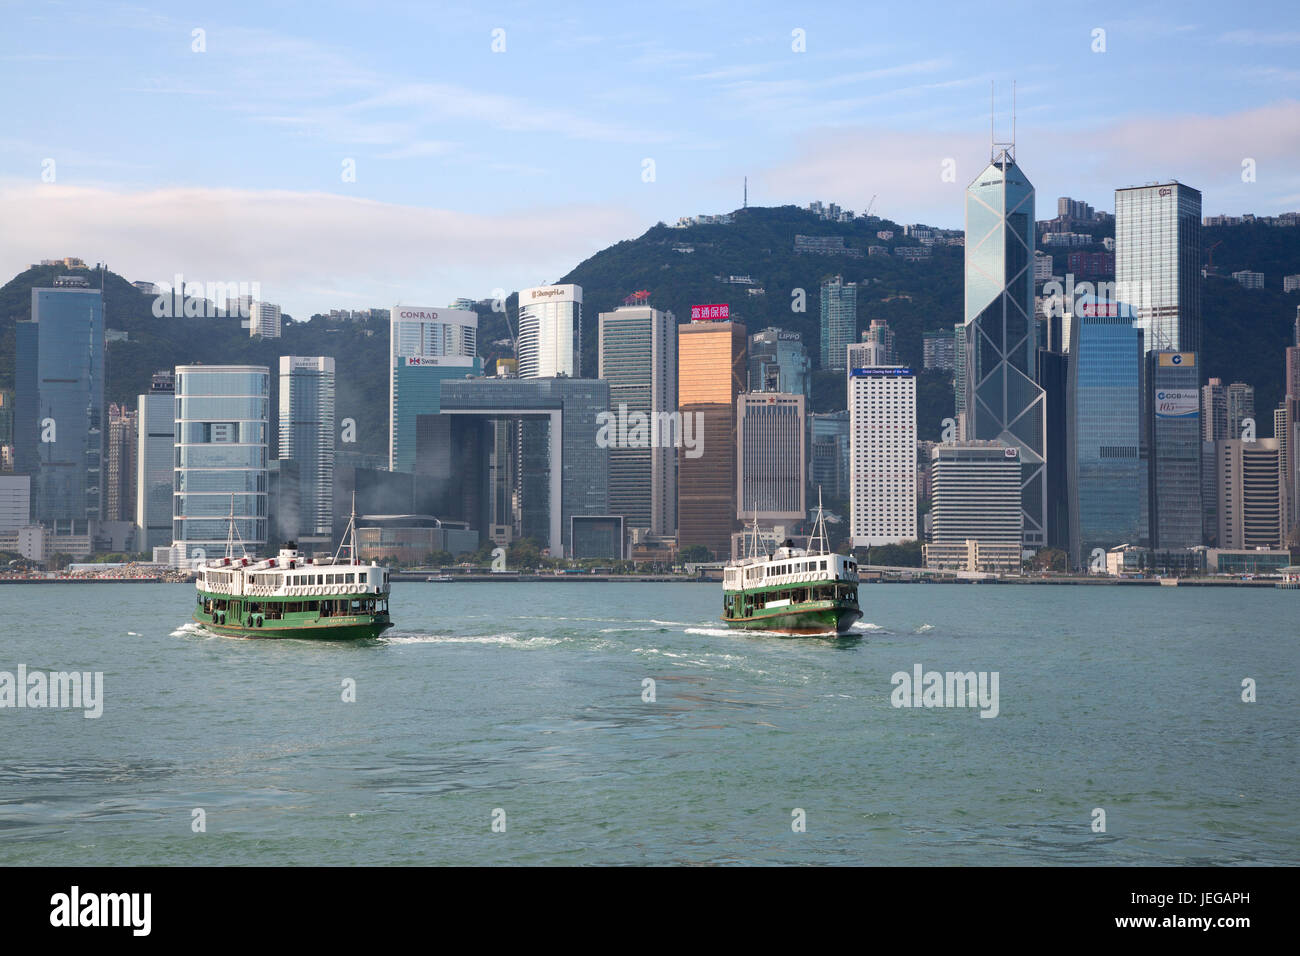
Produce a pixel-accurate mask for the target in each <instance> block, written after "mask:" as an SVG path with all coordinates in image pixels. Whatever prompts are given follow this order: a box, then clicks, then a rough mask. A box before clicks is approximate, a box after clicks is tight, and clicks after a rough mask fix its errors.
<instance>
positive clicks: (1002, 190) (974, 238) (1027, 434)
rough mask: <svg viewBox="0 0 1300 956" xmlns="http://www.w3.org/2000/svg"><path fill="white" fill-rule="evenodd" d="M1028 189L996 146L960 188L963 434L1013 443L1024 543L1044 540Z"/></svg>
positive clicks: (1042, 401)
mask: <svg viewBox="0 0 1300 956" xmlns="http://www.w3.org/2000/svg"><path fill="white" fill-rule="evenodd" d="M1033 263H1034V187H1033V185H1032V184H1031V183H1030V182H1029V180H1028V179H1027V178H1026V176H1025V174H1024V173H1023V172H1021V170H1020V167H1019V166H1017V165H1016V162H1015V158H1014V148H1013V147H1011V146H1006V145H1003V146H999V147H997V150H996V152H995V153H994V156H993V159H992V161H991V162H990V163H989V165H988V166H987V167H985V168H984V170H983V171H982V172H981V173H980V174H979V175H978V176H976V177H975V181H974V182H972V183H971V184H970V185H969V186H968V187H966V274H965V285H966V303H965V317H964V322H965V341H964V342H963V345H962V349H961V353H962V354H961V360H962V362H963V364H964V369H963V375H964V382H963V384H964V387H965V401H964V402H959V403H958V408H959V409H961V410H962V411H964V412H965V415H966V425H965V436H964V437H965V438H967V439H970V440H976V441H999V442H1003V443H1004V444H1007V445H1011V446H1013V447H1015V448H1016V449H1018V457H1019V460H1020V466H1021V475H1022V480H1021V493H1022V510H1023V512H1024V515H1023V517H1024V521H1023V534H1024V544H1025V545H1026V546H1029V547H1043V546H1044V545H1046V544H1047V474H1046V467H1045V465H1046V451H1047V425H1046V397H1045V395H1044V392H1043V390H1042V388H1040V387H1039V385H1038V383H1037V381H1036V380H1035V373H1036V367H1037V350H1038V342H1037V339H1038V330H1037V326H1038V323H1037V322H1036V321H1034V310H1033V309H1034V274H1033Z"/></svg>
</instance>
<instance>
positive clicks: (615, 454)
mask: <svg viewBox="0 0 1300 956" xmlns="http://www.w3.org/2000/svg"><path fill="white" fill-rule="evenodd" d="M599 323H600V325H599V328H600V339H599V361H598V363H597V364H598V368H599V371H598V372H597V377H598V378H603V379H605V380H606V381H607V382H609V401H610V405H611V406H612V407H611V408H610V411H611V412H613V413H614V414H616V415H617V416H619V420H620V421H630V422H633V423H635V421H636V419H634V418H631V416H633V415H639V416H644V417H645V421H646V423H647V426H648V427H647V428H646V430H645V431H644V432H642V434H644V435H645V436H646V437H647V439H650V438H654V437H656V436H658V437H660V438H662V437H663V436H662V430H658V431H656V428H657V425H656V423H657V422H659V421H661V420H662V416H663V415H664V414H665V413H668V412H674V411H676V409H677V320H676V319H675V318H674V317H673V314H672V313H671V312H663V311H660V310H659V309H653V308H651V307H650V306H648V305H625V306H622V307H621V308H618V309H615V310H614V311H613V312H602V313H600V319H599ZM622 431H623V432H626V431H628V430H627V429H622ZM609 510H610V512H611V513H612V514H616V515H622V516H623V518H624V526H625V527H626V528H628V529H633V528H645V529H649V530H650V531H651V532H652V533H653V534H668V535H671V534H675V533H676V531H677V449H676V448H674V447H672V445H671V444H666V443H664V442H654V441H647V442H646V443H644V444H642V443H639V442H633V441H631V440H629V436H628V435H627V434H623V435H622V440H621V441H619V442H617V443H614V444H611V445H610V449H609Z"/></svg>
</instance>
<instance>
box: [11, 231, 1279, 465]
mask: <svg viewBox="0 0 1300 956" xmlns="http://www.w3.org/2000/svg"><path fill="white" fill-rule="evenodd" d="M885 229H890V230H893V231H894V233H895V236H894V238H893V239H892V240H888V241H883V240H880V239H878V238H877V237H876V233H877V231H879V230H885ZM798 234H802V235H811V236H843V237H844V241H845V245H846V246H847V247H848V248H850V249H858V250H862V251H863V252H864V255H862V256H861V257H860V258H855V257H850V256H847V255H843V256H821V255H795V254H794V237H795V236H796V235H798ZM1098 238H1100V233H1099V234H1098ZM912 244H914V240H911V239H907V238H904V237H903V236H902V229H901V227H900V226H899V225H898V224H896V223H893V222H889V221H887V220H880V219H872V220H869V221H867V220H854V221H853V222H850V223H833V222H827V221H823V220H821V219H819V218H817V217H816V216H815V215H813V214H812V213H810V212H808V211H806V210H802V209H798V208H795V207H793V206H782V207H778V208H753V209H742V210H737V211H736V213H735V221H734V222H733V223H731V224H727V225H699V226H690V227H687V228H682V229H677V228H669V227H668V226H665V225H663V224H662V223H661V224H659V225H657V226H655V227H653V228H652V229H650V230H648V231H647V232H646V233H645V234H644V235H642V236H640V237H638V238H636V239H630V240H626V241H623V242H619V243H617V244H615V245H613V246H611V247H609V248H608V249H604V250H602V251H600V252H598V253H596V254H595V255H593V256H592V257H591V258H589V259H587V260H585V261H584V262H582V263H580V264H579V265H578V266H576V267H575V268H574V269H573V270H572V271H571V272H569V273H568V275H566V276H564V277H563V279H561V280H560V281H562V282H573V283H577V284H579V285H581V286H582V287H583V298H584V305H583V313H584V323H583V324H584V329H583V357H582V370H583V374H585V375H589V376H594V375H595V374H596V357H597V329H598V316H599V313H600V312H602V311H608V310H611V309H613V308H616V307H617V306H618V305H620V304H621V303H622V301H623V299H624V298H625V297H626V296H627V295H628V294H630V293H631V292H634V291H637V290H641V289H645V290H648V291H649V292H650V302H651V303H652V304H653V305H655V306H656V307H658V308H661V309H670V310H672V311H673V312H674V313H675V314H676V315H677V317H678V319H679V320H681V321H688V320H689V317H690V307H691V306H692V305H693V304H702V303H720V302H726V303H729V304H730V306H731V312H732V316H733V317H734V318H736V319H738V320H739V321H742V322H744V323H745V324H746V325H747V326H748V327H749V330H750V331H751V332H756V331H758V330H760V329H762V328H765V327H766V326H769V325H775V326H779V327H781V328H785V329H790V330H793V331H797V332H800V333H802V335H803V338H804V343H805V346H806V347H807V348H808V350H809V352H810V354H811V355H812V356H813V361H814V365H816V364H817V363H818V357H819V355H820V344H821V332H820V322H819V313H820V295H819V287H820V284H821V281H822V279H823V278H825V277H826V276H829V275H837V274H838V275H842V276H843V277H844V279H845V280H846V281H853V282H857V283H858V285H859V290H858V327H859V330H861V329H864V328H866V327H867V325H868V324H869V323H870V321H871V320H872V319H877V318H879V319H885V320H886V321H888V322H889V324H890V328H891V329H893V331H894V333H895V344H896V348H897V350H898V357H899V360H900V361H901V362H903V363H906V364H909V365H912V366H914V367H917V368H920V366H921V335H922V332H923V331H926V330H930V329H941V328H948V329H951V328H952V326H953V324H954V323H955V322H958V321H960V319H961V310H962V261H963V250H962V249H961V248H960V247H958V246H941V245H935V246H934V247H932V248H933V252H932V258H931V259H930V260H928V261H922V262H907V261H904V260H902V259H901V258H899V257H897V256H893V255H891V256H867V255H865V250H866V247H867V246H868V245H884V246H888V247H890V248H891V249H895V248H897V247H898V246H899V245H912ZM1211 246H1213V247H1214V263H1215V265H1216V266H1218V267H1219V270H1220V273H1221V274H1223V275H1227V274H1228V273H1230V272H1232V271H1235V270H1238V269H1243V268H1253V269H1256V270H1258V271H1262V272H1264V273H1265V274H1266V283H1267V286H1268V287H1267V288H1266V289H1264V290H1262V291H1249V290H1246V289H1243V288H1241V287H1240V286H1238V285H1237V284H1236V283H1235V282H1233V281H1231V280H1230V279H1214V278H1212V279H1209V280H1207V281H1206V283H1205V300H1204V311H1205V337H1206V342H1205V345H1206V355H1205V359H1204V365H1205V375H1206V376H1218V377H1220V378H1223V379H1224V380H1225V381H1227V382H1232V381H1244V382H1248V383H1250V384H1252V385H1254V386H1255V388H1256V408H1257V412H1258V417H1259V418H1260V430H1261V434H1269V433H1271V432H1270V429H1271V421H1270V418H1271V409H1272V408H1273V407H1275V406H1276V404H1277V402H1278V401H1279V400H1280V398H1281V396H1282V392H1283V380H1284V372H1283V360H1284V353H1283V351H1282V350H1283V349H1284V348H1285V347H1286V346H1287V345H1289V344H1291V341H1292V334H1293V328H1294V324H1293V323H1294V319H1295V315H1296V306H1297V305H1300V295H1294V294H1293V295H1284V294H1283V293H1282V292H1281V277H1282V275H1283V274H1294V273H1300V229H1284V228H1276V227H1270V226H1264V225H1255V226H1238V227H1216V228H1211V229H1206V230H1205V247H1206V249H1207V250H1208V249H1209V248H1210V247H1211ZM679 248H683V249H685V248H689V249H691V250H693V251H690V252H683V251H678V249H679ZM1098 248H1099V247H1098ZM1054 254H1055V256H1056V258H1057V259H1058V260H1060V261H1058V262H1057V269H1056V271H1057V272H1058V273H1064V271H1065V269H1064V261H1063V259H1064V255H1065V253H1064V252H1062V251H1060V250H1056V251H1054ZM66 271H67V270H66V269H64V268H63V267H62V266H49V267H35V268H31V269H28V270H27V271H25V272H22V273H19V274H18V275H17V276H15V277H14V278H13V279H11V280H10V281H9V282H8V283H6V284H5V285H4V286H3V287H0V388H12V387H13V383H14V322H15V321H18V320H22V319H27V318H30V313H31V289H32V288H33V287H34V286H48V285H51V284H52V283H53V280H54V279H55V277H56V276H58V275H61V274H64V273H65V272H66ZM82 274H84V275H87V277H88V278H89V279H90V281H91V283H92V285H99V284H100V281H101V277H100V274H99V272H98V271H97V270H90V271H89V272H86V273H82ZM732 275H738V276H749V277H751V278H752V279H753V280H754V285H753V286H745V285H734V284H728V283H726V282H725V281H721V280H719V278H717V277H719V276H721V277H722V279H723V280H725V278H726V277H728V276H732ZM103 286H104V310H105V321H106V325H107V327H108V328H109V329H110V330H121V331H125V332H127V333H128V334H129V341H127V342H112V343H110V345H109V348H108V386H107V388H108V395H107V398H108V400H109V401H112V402H126V403H128V404H134V402H135V397H136V395H138V394H139V393H141V392H143V391H145V390H146V389H147V388H148V385H149V377H150V375H151V374H152V373H153V372H154V371H155V370H156V369H160V368H169V367H172V366H174V365H178V364H185V363H190V362H206V363H208V364H221V363H235V362H242V363H254V364H260V365H267V366H270V367H271V368H272V370H273V371H274V370H275V368H276V366H277V360H278V358H279V356H281V355H289V354H298V355H330V356H333V357H334V359H335V362H336V372H337V389H338V391H337V401H336V409H337V417H338V419H339V420H340V421H341V420H342V419H344V418H353V419H355V420H356V423H357V445H356V449H355V450H357V451H359V452H362V453H367V454H375V455H383V454H385V453H386V451H387V397H388V373H387V362H386V358H387V349H388V330H387V325H386V323H385V322H383V321H382V320H371V321H370V322H367V323H351V322H345V323H331V322H329V321H327V320H325V319H324V318H320V317H317V318H314V319H312V320H310V321H306V322H291V323H288V324H287V326H286V328H285V330H284V335H283V338H281V339H278V340H275V339H270V340H262V339H250V338H249V336H248V332H247V330H246V329H243V328H240V326H239V322H238V320H236V319H203V318H174V319H173V318H166V319H160V318H155V317H154V315H153V313H152V304H153V297H152V296H149V295H146V294H144V293H141V292H140V291H139V290H137V289H136V288H135V287H133V286H132V285H131V284H130V283H129V282H127V281H126V280H125V279H123V278H122V277H120V276H118V275H116V274H114V273H112V272H108V273H106V274H105V275H104V276H103ZM758 287H761V288H762V289H763V290H764V294H762V295H750V294H748V292H747V289H750V288H758ZM796 290H803V310H802V311H799V310H798V309H797V306H798V297H797V295H796ZM506 305H507V311H506V312H505V313H498V312H493V311H492V310H491V307H490V305H486V304H485V305H483V306H481V307H480V308H479V315H480V328H479V351H480V353H481V354H482V355H483V356H484V359H485V365H487V366H488V367H490V363H491V361H492V360H493V359H495V358H497V357H499V356H503V355H507V354H509V349H508V347H506V346H502V345H496V344H494V343H495V342H497V341H498V340H502V339H507V338H509V336H510V330H511V329H513V328H515V327H516V321H515V315H516V297H515V296H514V295H511V296H510V298H509V299H508V300H507V303H506ZM272 383H273V386H272V387H273V389H275V387H276V377H275V376H274V375H273V376H272ZM273 398H274V395H273ZM918 405H919V407H918V426H919V432H920V434H921V436H922V437H923V438H937V437H938V434H939V428H940V425H939V422H940V420H941V419H942V418H943V417H945V416H947V415H950V414H951V413H952V393H951V379H950V378H949V376H947V375H944V374H940V373H934V374H926V375H922V376H921V379H920V385H919V395H918ZM273 407H275V406H273ZM813 407H814V410H818V411H825V410H831V409H834V408H843V407H844V377H843V375H837V374H834V373H817V374H816V375H815V377H814V389H813ZM274 417H275V416H274V415H273V416H272V418H273V419H274Z"/></svg>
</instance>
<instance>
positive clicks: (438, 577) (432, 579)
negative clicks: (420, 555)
mask: <svg viewBox="0 0 1300 956" xmlns="http://www.w3.org/2000/svg"><path fill="white" fill-rule="evenodd" d="M424 580H425V581H427V582H429V583H430V584H434V583H436V584H446V583H447V582H449V581H455V580H456V579H455V578H453V577H452V576H451V575H450V574H431V575H429V576H428V577H427V578H425V579H424Z"/></svg>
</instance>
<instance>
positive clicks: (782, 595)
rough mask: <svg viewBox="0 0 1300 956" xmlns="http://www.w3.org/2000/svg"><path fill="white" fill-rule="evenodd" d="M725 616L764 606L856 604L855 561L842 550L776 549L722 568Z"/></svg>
mask: <svg viewBox="0 0 1300 956" xmlns="http://www.w3.org/2000/svg"><path fill="white" fill-rule="evenodd" d="M722 588H723V610H724V612H725V616H726V617H735V618H739V617H750V616H751V615H752V614H753V613H754V611H756V610H763V609H764V608H775V607H785V606H789V605H798V604H806V603H809V602H813V601H841V602H849V603H852V604H857V598H858V564H857V562H856V561H855V560H853V558H851V557H848V556H846V555H842V554H813V555H794V554H790V553H789V552H788V551H787V550H786V549H784V548H782V549H778V550H777V552H776V554H775V555H774V556H773V557H772V558H770V559H769V558H753V559H750V560H749V561H747V562H745V563H742V564H738V565H734V566H731V567H728V568H726V569H725V571H724V572H723V580H722Z"/></svg>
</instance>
